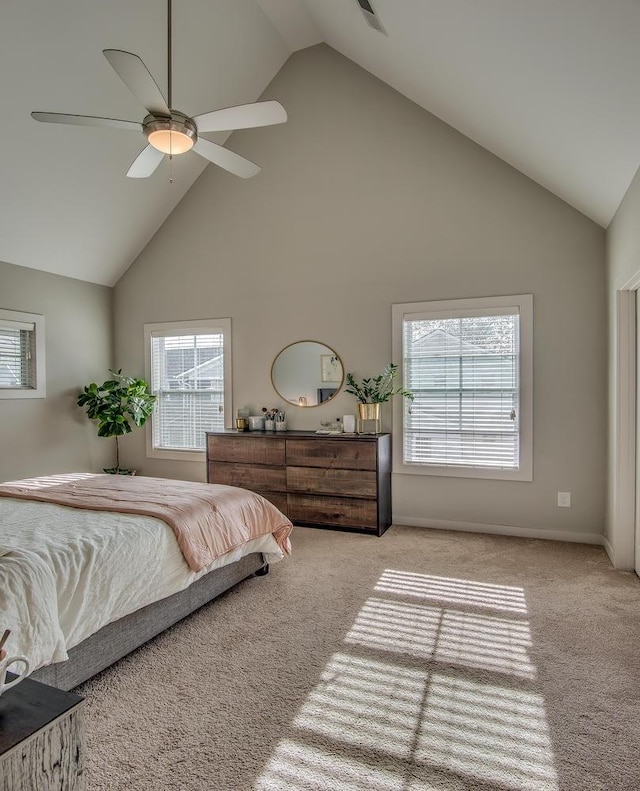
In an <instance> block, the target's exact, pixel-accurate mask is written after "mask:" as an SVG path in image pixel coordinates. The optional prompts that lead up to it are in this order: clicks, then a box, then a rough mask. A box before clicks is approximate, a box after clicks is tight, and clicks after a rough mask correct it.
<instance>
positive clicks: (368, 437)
mask: <svg viewBox="0 0 640 791" xmlns="http://www.w3.org/2000/svg"><path fill="white" fill-rule="evenodd" d="M207 436H209V437H267V438H269V439H298V438H300V439H303V438H311V437H313V439H319V440H323V439H338V440H359V441H365V442H371V441H374V440H378V439H380V438H381V437H388V436H390V435H389V434H388V433H382V434H324V433H323V434H319V433H318V432H317V431H295V430H287V431H237V430H236V429H226V430H225V431H207Z"/></svg>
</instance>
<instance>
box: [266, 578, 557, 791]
mask: <svg viewBox="0 0 640 791" xmlns="http://www.w3.org/2000/svg"><path fill="white" fill-rule="evenodd" d="M374 590H375V595H373V596H371V597H370V598H369V599H367V601H365V603H364V605H363V606H362V608H361V610H360V612H359V613H358V615H357V616H356V619H355V621H354V623H353V625H352V626H351V628H350V629H349V630H348V632H347V634H346V636H345V639H344V648H343V649H342V650H340V651H337V652H335V653H334V654H333V655H332V656H331V657H330V659H329V661H328V662H327V664H326V666H325V668H324V670H323V672H322V674H321V678H320V681H319V683H318V684H317V685H316V687H315V688H314V689H313V690H312V691H311V692H310V693H309V695H308V696H307V699H306V700H305V702H304V703H303V704H302V706H301V707H300V709H299V711H298V713H297V715H296V717H295V719H294V721H293V723H292V730H291V737H290V738H287V739H283V740H282V741H281V742H280V743H279V744H278V745H277V747H276V749H275V750H274V753H273V755H272V757H271V759H270V761H269V763H268V765H267V766H266V767H265V770H264V771H263V773H262V775H261V776H260V778H259V779H258V781H257V783H256V785H255V786H254V789H256V791H267V790H268V791H272V790H273V791H307V789H311V790H312V791H316V790H317V791H321V790H322V789H337V788H339V789H341V791H359V790H360V789H371V788H375V789H380V791H396V789H397V790H398V791H431V789H440V790H442V789H456V790H457V789H460V788H469V787H474V785H476V784H482V785H483V786H489V787H490V786H491V785H492V784H495V786H496V787H497V788H500V789H501V791H558V789H559V786H558V778H557V773H556V771H555V768H554V760H553V750H552V745H551V739H550V734H549V728H548V725H547V718H546V711H545V704H544V698H543V696H542V695H541V694H540V692H539V691H538V690H537V688H536V686H535V679H536V668H535V666H534V664H533V662H532V661H531V657H530V650H531V647H532V640H531V632H530V627H529V621H528V619H527V618H526V614H527V606H526V600H525V596H524V590H523V589H522V588H518V587H509V586H500V585H490V584H486V583H480V582H475V581H470V580H463V579H454V578H450V577H446V578H445V577H435V576H431V575H427V574H417V573H409V572H402V571H398V570H395V569H393V570H390V569H387V570H385V571H384V572H383V574H382V575H381V577H380V579H379V580H378V582H377V584H376V585H375V588H374Z"/></svg>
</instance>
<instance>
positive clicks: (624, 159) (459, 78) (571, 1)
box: [0, 0, 640, 285]
mask: <svg viewBox="0 0 640 791" xmlns="http://www.w3.org/2000/svg"><path fill="white" fill-rule="evenodd" d="M370 2H371V4H372V6H373V7H374V9H375V10H376V12H377V14H378V17H379V19H380V21H381V23H382V25H383V26H384V28H385V30H386V32H387V35H383V34H381V33H378V32H377V31H375V30H372V29H371V28H370V27H369V26H368V25H367V24H366V22H365V20H364V18H363V16H362V13H361V11H360V10H359V7H358V5H357V2H356V0H174V3H173V17H174V23H173V27H174V37H173V56H174V60H173V63H174V65H173V99H174V101H173V104H174V106H175V107H176V109H179V110H182V111H184V112H186V113H188V114H189V115H195V114H198V113H202V112H206V111H207V110H212V109H215V108H218V107H225V106H229V105H234V104H240V103H243V102H250V101H255V100H256V99H257V98H258V97H259V96H260V95H261V94H262V92H263V91H264V89H265V87H266V86H267V85H268V83H269V82H270V80H271V79H272V78H273V76H274V75H275V74H276V73H277V71H278V70H279V69H280V68H281V66H282V64H283V63H284V62H285V60H286V59H287V57H288V56H289V54H290V53H291V52H292V51H294V50H297V49H301V48H304V47H307V46H310V45H312V44H315V43H318V42H320V41H325V42H326V43H327V44H329V45H330V46H332V47H333V48H334V49H336V50H338V51H339V52H341V53H343V54H344V55H346V56H347V57H349V58H351V59H352V60H353V61H355V62H356V63H358V64H359V65H361V66H362V67H363V68H365V69H367V70H368V71H370V72H371V73H372V74H374V75H376V76H377V77H379V78H380V79H382V80H384V81H385V82H387V83H388V84H389V85H391V86H392V87H394V88H395V89H397V90H398V91H400V92H401V93H403V94H404V95H405V96H407V97H408V98H410V99H412V100H413V101H415V102H416V103H417V104H419V105H421V106H422V107H424V108H426V109H427V110H429V111H430V112H432V113H434V114H435V115H436V116H438V117H439V118H441V119H442V120H444V121H446V122H447V123H448V124H450V125H451V126H453V127H454V128H456V129H458V130H459V131H460V132H462V133H463V134H465V135H467V136H468V137H470V138H471V139H472V140H475V141H476V142H477V143H479V144H480V145H482V146H483V147H485V148H486V149H488V150H489V151H492V152H493V153H495V154H496V155H497V156H499V157H501V158H502V159H504V160H505V161H506V162H509V163H510V164H511V165H513V166H514V167H516V168H517V169H518V170H520V171H521V172H523V173H525V174H526V175H528V176H529V177H530V178H532V179H533V180H534V181H537V182H538V183H540V184H542V185H543V186H544V187H546V188H547V189H549V190H550V191H551V192H553V193H555V194H556V195H558V196H559V197H561V198H562V199H564V200H565V201H567V202H568V203H570V204H571V205H572V206H574V207H576V208H577V209H578V210H580V211H581V212H583V213H584V214H586V215H587V216H589V217H591V218H592V219H593V220H595V221H596V222H597V223H599V224H600V225H602V226H603V227H606V226H607V225H608V223H609V221H610V220H611V218H612V216H613V214H614V213H615V211H616V209H617V207H618V205H619V204H620V201H621V200H622V197H623V196H624V193H625V191H626V189H627V187H628V186H629V183H630V182H631V179H632V178H633V176H634V174H635V172H636V170H637V168H638V166H639V165H640V91H639V90H638V84H639V81H638V77H639V76H640V46H639V45H638V42H640V2H638V0H561V2H559V0H536V2H532V1H531V0H370ZM105 48H115V49H124V50H128V51H130V52H134V53H136V54H137V55H139V56H140V57H141V58H142V60H143V61H144V62H145V64H146V65H147V67H148V68H149V70H150V71H151V73H152V74H153V75H154V76H155V78H156V81H157V82H158V83H159V85H160V87H161V88H162V89H163V90H164V91H165V92H166V83H167V79H166V6H165V3H164V2H158V0H109V2H103V0H56V2H51V0H2V2H0V102H1V106H2V108H3V115H4V120H5V123H4V125H3V126H2V127H0V185H1V186H0V189H1V190H2V193H1V194H2V208H1V211H0V260H2V261H7V262H9V263H14V264H18V265H21V266H27V267H33V268H35V269H41V270H45V271H49V272H54V273H57V274H62V275H67V276H70V277H76V278H80V279H82V280H88V281H91V282H95V283H102V284H106V285H112V284H113V283H115V282H116V280H117V279H118V277H119V276H120V275H121V274H122V273H123V272H124V271H125V270H126V269H127V267H128V266H129V265H130V264H131V263H132V261H133V260H134V259H135V257H136V256H137V254H138V253H139V252H140V250H141V249H142V248H143V247H144V246H145V244H146V243H147V242H148V241H149V239H150V238H151V236H152V235H153V234H154V233H155V231H156V230H157V229H158V228H159V226H160V225H161V224H162V222H163V221H164V220H165V218H166V217H167V216H168V214H169V213H170V212H171V211H172V209H173V208H174V207H175V205H176V204H177V202H178V201H179V200H180V198H181V197H182V196H183V195H184V193H185V192H186V191H187V189H188V188H189V187H190V186H191V184H192V183H193V181H194V180H195V179H196V178H197V176H198V175H199V174H200V172H201V171H202V169H203V168H204V167H205V166H206V163H205V161H204V160H202V159H201V158H200V157H198V156H197V155H195V154H188V155H185V156H184V157H178V158H176V159H174V161H173V183H169V175H170V173H169V167H170V166H169V163H168V161H165V162H163V163H162V165H161V166H160V168H159V169H158V170H157V171H156V173H155V174H154V175H153V176H152V177H151V178H149V179H128V178H126V177H125V175H124V174H125V173H126V171H127V169H128V167H129V165H130V164H131V162H132V161H133V160H134V159H135V157H136V156H137V154H138V152H139V151H140V150H141V149H142V148H143V147H144V144H145V141H144V139H143V137H142V135H140V136H137V135H136V134H135V133H133V132H129V131H121V130H114V129H102V128H100V129H99V128H87V127H71V126H61V125H52V124H39V123H37V122H35V121H33V120H32V119H31V117H30V115H29V114H30V112H31V111H32V110H45V111H46V110H48V111H55V112H66V113H77V114H82V115H104V116H110V117H115V118H125V119H130V120H142V117H143V115H144V114H145V113H144V110H143V109H142V108H141V107H140V106H139V105H138V103H137V102H136V100H135V99H134V98H133V96H132V95H131V94H130V93H129V91H128V90H127V88H126V87H125V86H124V84H123V83H122V82H121V81H120V80H119V78H118V77H117V75H116V74H115V72H114V71H113V70H112V69H111V67H110V66H109V64H108V63H107V61H106V60H105V58H104V57H103V56H102V50H103V49H105ZM269 98H277V97H269ZM252 134H260V130H259V129H258V130H255V131H253V132H252ZM212 139H213V140H215V141H216V142H219V143H220V142H223V141H224V139H225V137H224V136H213V137H212ZM229 142H230V147H231V148H232V147H233V146H232V140H231V141H229ZM258 164H260V163H258ZM210 167H215V166H213V165H211V166H210ZM225 177H228V176H226V175H225ZM256 178H260V176H257V177H256ZM250 183H251V182H250V181H249V182H247V185H249V184H250Z"/></svg>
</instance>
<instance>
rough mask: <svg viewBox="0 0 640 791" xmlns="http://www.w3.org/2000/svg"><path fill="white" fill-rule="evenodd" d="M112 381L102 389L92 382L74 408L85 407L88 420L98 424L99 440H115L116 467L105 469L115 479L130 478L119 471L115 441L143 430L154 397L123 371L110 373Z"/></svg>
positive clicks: (141, 384) (104, 383)
mask: <svg viewBox="0 0 640 791" xmlns="http://www.w3.org/2000/svg"><path fill="white" fill-rule="evenodd" d="M109 373H110V374H111V377H112V378H111V379H107V381H106V382H103V383H102V384H101V385H99V384H96V383H95V382H92V383H91V384H89V385H87V386H86V387H85V388H84V390H83V391H82V393H80V395H79V396H78V401H77V404H78V406H81V407H86V410H87V416H88V417H89V419H90V420H96V421H97V422H98V436H99V437H115V440H116V466H115V467H107V468H105V470H104V471H105V472H108V473H113V474H115V475H131V474H132V471H131V470H127V469H124V468H121V467H120V448H119V446H118V437H121V436H123V435H124V434H129V433H130V432H131V431H133V428H132V425H131V424H132V423H133V424H134V425H135V426H144V424H145V423H146V421H147V418H148V417H149V416H150V415H151V413H152V412H153V404H154V402H155V400H156V396H155V395H152V394H151V393H150V392H149V385H148V384H147V382H145V380H144V379H135V378H134V377H132V376H125V375H124V374H123V373H122V369H119V370H117V371H114V370H112V369H109Z"/></svg>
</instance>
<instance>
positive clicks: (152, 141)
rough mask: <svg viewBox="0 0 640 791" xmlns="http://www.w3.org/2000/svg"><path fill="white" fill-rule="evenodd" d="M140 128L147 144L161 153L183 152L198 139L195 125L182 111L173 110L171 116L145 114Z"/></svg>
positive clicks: (191, 146)
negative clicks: (162, 116)
mask: <svg viewBox="0 0 640 791" xmlns="http://www.w3.org/2000/svg"><path fill="white" fill-rule="evenodd" d="M142 129H143V131H144V133H145V135H146V136H147V140H148V141H149V145H152V146H153V147H154V148H156V149H157V150H158V151H161V152H162V153H163V154H171V155H173V154H184V153H186V152H187V151H189V150H190V149H191V148H193V144H194V143H195V142H196V140H197V139H198V133H197V131H196V125H195V124H194V123H193V121H192V120H191V119H190V118H188V117H187V116H186V115H182V113H175V112H174V113H173V115H172V117H171V118H157V117H156V116H147V117H146V118H145V119H144V122H143V124H142Z"/></svg>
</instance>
